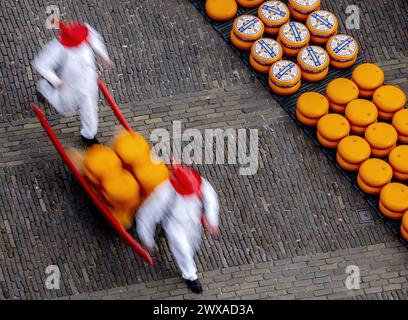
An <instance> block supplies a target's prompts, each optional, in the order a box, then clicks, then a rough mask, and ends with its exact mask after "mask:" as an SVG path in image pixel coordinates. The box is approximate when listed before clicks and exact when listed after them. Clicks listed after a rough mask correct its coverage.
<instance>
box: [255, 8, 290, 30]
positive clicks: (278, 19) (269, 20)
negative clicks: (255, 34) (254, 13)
mask: <svg viewBox="0 0 408 320" xmlns="http://www.w3.org/2000/svg"><path fill="white" fill-rule="evenodd" d="M258 17H259V19H261V20H262V22H263V23H264V25H265V32H266V33H267V34H269V35H272V36H275V35H277V34H278V33H279V29H280V27H281V26H283V25H284V24H285V23H287V22H288V21H289V18H290V12H289V9H288V7H287V6H286V5H285V4H284V3H283V2H281V1H267V2H265V3H263V4H262V5H261V6H259V9H258Z"/></svg>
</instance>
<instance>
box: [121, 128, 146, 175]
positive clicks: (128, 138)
mask: <svg viewBox="0 0 408 320" xmlns="http://www.w3.org/2000/svg"><path fill="white" fill-rule="evenodd" d="M113 148H114V150H115V152H116V153H117V155H118V156H119V158H120V159H121V160H122V161H123V163H124V164H125V166H126V167H127V168H130V167H133V166H134V165H135V164H137V163H138V164H143V163H144V162H147V161H149V158H150V146H149V144H148V142H147V141H146V140H145V138H143V136H141V135H140V134H138V133H136V132H128V131H125V132H123V133H121V134H119V135H117V136H116V137H115V141H114V145H113Z"/></svg>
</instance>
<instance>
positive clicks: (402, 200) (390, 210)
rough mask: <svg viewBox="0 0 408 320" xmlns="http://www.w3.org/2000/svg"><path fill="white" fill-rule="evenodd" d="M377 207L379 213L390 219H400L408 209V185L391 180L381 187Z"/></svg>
mask: <svg viewBox="0 0 408 320" xmlns="http://www.w3.org/2000/svg"><path fill="white" fill-rule="evenodd" d="M379 207H380V211H381V213H382V214H383V215H384V216H386V217H388V218H390V219H402V217H403V215H404V213H405V212H406V211H407V210H408V187H407V186H406V185H405V184H402V183H399V182H392V183H389V184H387V185H386V186H385V187H384V188H382V189H381V193H380V202H379Z"/></svg>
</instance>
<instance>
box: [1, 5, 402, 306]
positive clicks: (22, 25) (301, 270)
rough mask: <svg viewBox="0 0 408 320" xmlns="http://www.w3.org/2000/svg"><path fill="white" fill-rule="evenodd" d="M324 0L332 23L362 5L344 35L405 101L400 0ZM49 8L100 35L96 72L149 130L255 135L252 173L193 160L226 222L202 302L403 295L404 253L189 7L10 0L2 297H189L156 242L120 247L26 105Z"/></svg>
mask: <svg viewBox="0 0 408 320" xmlns="http://www.w3.org/2000/svg"><path fill="white" fill-rule="evenodd" d="M323 3H324V7H326V8H328V9H331V10H333V11H334V12H336V13H341V14H340V16H342V17H343V18H344V17H345V14H344V11H345V8H346V5H348V4H351V3H353V4H356V5H358V6H359V8H360V9H361V18H362V20H361V24H362V25H361V29H360V30H356V31H353V32H352V33H353V34H354V35H355V36H356V37H357V38H358V39H359V40H360V41H361V42H362V52H363V55H364V58H365V59H366V60H368V61H372V62H376V63H378V64H379V65H381V66H382V67H383V68H384V70H385V72H386V80H387V82H388V83H394V84H398V85H400V86H401V87H402V88H403V89H404V90H405V91H406V92H408V80H407V78H408V77H407V76H408V48H407V47H408V41H407V38H408V37H407V34H406V32H407V31H406V30H407V21H408V19H407V18H406V17H407V14H408V8H407V7H408V6H407V4H406V1H403V0H400V1H379V0H376V1H344V0H341V1H336V2H333V1H327V0H326V1H323ZM48 4H57V5H58V4H59V5H60V8H61V11H62V13H63V17H64V18H65V19H72V18H76V19H86V20H87V21H89V22H90V23H91V24H93V25H95V26H96V28H97V29H98V30H101V31H102V32H103V33H104V35H105V38H106V40H107V42H108V44H109V50H110V53H111V55H112V58H113V59H114V61H115V63H116V68H115V73H114V74H108V73H104V74H103V78H104V79H105V80H106V82H107V83H108V85H109V87H110V88H112V90H113V92H114V95H115V97H116V98H117V100H118V101H119V102H120V103H121V107H122V109H123V111H124V114H125V116H126V117H127V118H128V119H129V120H131V124H132V125H133V126H134V127H135V128H137V130H139V131H141V132H142V133H143V134H144V135H145V136H146V137H148V135H149V133H150V132H151V130H152V129H154V128H158V127H167V128H170V127H171V123H172V121H174V120H180V121H182V124H183V127H186V128H187V127H189V128H193V127H194V128H198V129H204V128H228V127H234V128H257V129H259V138H260V141H259V145H260V168H259V171H258V174H257V175H256V176H253V177H243V176H239V175H238V166H223V165H218V166H217V165H214V166H205V167H199V170H200V171H201V172H202V173H203V174H204V175H205V176H206V177H207V178H209V179H210V180H211V181H212V182H213V184H214V186H215V187H216V189H217V191H218V192H219V194H220V198H221V202H222V212H221V226H222V229H223V234H222V236H221V237H220V238H219V239H214V238H211V237H205V239H204V244H203V247H202V249H201V250H200V252H199V254H198V257H197V262H198V267H199V271H200V273H201V274H202V276H203V283H204V284H205V286H206V288H207V289H208V291H206V293H205V295H204V296H199V297H200V298H203V297H204V298H221V297H222V298H241V297H242V298H250V297H253V298H321V299H324V298H347V297H349V298H350V297H351V296H353V297H354V298H365V299H371V298H378V299H381V298H383V299H391V298H394V299H401V298H405V299H406V298H408V296H407V286H406V284H407V270H408V252H407V250H406V249H405V248H403V247H402V246H401V245H400V244H399V243H398V242H396V241H395V237H394V236H393V235H392V234H391V232H390V231H389V230H388V229H387V228H386V227H385V225H384V224H383V223H382V221H380V220H379V219H378V218H377V217H376V216H375V214H374V213H373V212H372V211H371V210H370V208H369V207H368V205H367V204H366V203H365V201H364V200H363V198H362V197H361V196H360V195H359V194H358V193H357V192H356V191H355V190H353V189H351V188H350V185H349V183H348V182H347V181H346V180H345V179H344V178H343V177H342V176H341V174H340V173H339V172H338V171H337V170H336V169H335V168H334V166H333V165H332V164H331V163H329V162H328V160H327V159H326V158H325V157H324V156H323V155H322V153H321V152H320V151H319V150H318V148H316V147H315V146H314V145H313V144H312V142H311V141H310V140H309V139H308V138H307V137H306V136H305V134H304V133H303V132H302V131H301V130H300V129H299V128H298V127H297V126H296V125H295V124H294V123H293V121H292V120H291V119H290V118H289V117H288V116H287V115H286V114H285V113H284V111H283V110H282V109H281V108H280V107H279V106H278V105H277V104H276V102H275V101H273V99H272V98H271V96H270V95H269V93H268V92H267V91H266V90H265V89H263V88H262V87H261V86H260V84H259V83H258V82H257V81H256V80H255V79H254V78H253V77H252V76H251V74H250V72H249V71H248V70H247V69H246V67H245V66H244V65H243V64H242V63H241V62H240V60H239V59H238V58H237V57H236V56H235V55H234V53H233V52H232V50H231V49H230V48H229V47H228V46H227V45H226V44H225V43H224V42H223V41H222V40H221V39H220V38H219V37H218V35H217V34H216V32H215V31H213V30H212V29H211V26H209V25H208V24H207V23H206V22H205V21H204V20H203V18H202V17H201V15H200V14H199V13H198V12H197V11H196V10H195V8H194V7H193V6H192V5H191V4H190V3H189V2H188V1H187V0H171V1H159V0H150V1H147V0H144V1H118V2H115V3H114V2H111V1H108V0H103V1H96V0H88V1H83V0H78V1H64V2H63V1H53V2H48V1H36V2H33V1H29V0H25V1H19V2H15V1H11V0H5V1H3V2H2V7H1V9H0V37H1V41H0V52H1V55H0V64H1V66H2V67H1V68H0V86H1V87H0V91H1V92H2V95H1V96H0V99H1V100H0V105H1V108H0V142H1V144H0V151H1V155H0V186H1V187H0V204H1V206H0V215H1V219H0V299H19V298H20V299H21V298H36V299H38V298H61V297H63V298H69V297H71V298H80V297H82V298H87V297H89V298H93V297H104V298H152V297H155V298H195V297H193V296H191V295H188V294H187V291H186V289H185V288H184V284H182V283H181V281H180V279H179V278H178V277H177V276H178V272H177V269H176V268H175V266H174V262H173V259H172V257H171V255H170V253H169V250H168V248H167V245H166V243H165V241H164V239H162V238H161V237H160V238H159V239H158V242H159V247H160V251H159V252H158V253H157V254H156V255H155V257H154V259H155V262H156V265H155V267H154V268H149V267H147V266H145V265H144V264H143V263H142V262H141V261H140V259H138V258H137V257H135V255H134V254H133V253H132V251H131V250H130V249H129V248H127V247H126V246H125V245H124V244H123V243H122V242H121V241H120V240H119V239H118V238H117V236H116V235H115V234H114V232H113V231H112V230H111V229H110V227H109V226H108V225H107V223H105V221H103V219H102V218H101V217H100V215H99V213H97V212H96V210H95V209H94V208H93V207H92V205H91V204H90V202H89V201H88V199H87V198H86V196H85V195H84V194H83V192H81V189H80V187H79V186H78V185H77V184H76V183H75V181H74V179H73V178H72V177H71V175H70V173H69V172H68V170H67V169H66V168H65V167H64V165H63V164H62V161H61V160H60V159H59V157H58V155H57V154H56V152H55V150H54V149H53V147H52V145H51V144H50V142H49V141H48V138H47V137H46V136H45V134H44V133H43V131H42V129H41V128H40V125H39V124H38V122H37V120H36V119H35V118H34V115H33V113H32V112H31V111H30V109H29V103H30V102H31V101H33V100H34V101H35V97H34V88H35V80H36V79H38V78H37V76H36V75H35V74H34V73H33V71H32V70H31V67H30V61H31V60H32V58H33V57H34V55H35V53H36V52H37V51H38V49H39V44H43V43H45V42H46V41H47V40H48V39H50V37H51V35H52V33H51V32H50V31H48V30H46V29H44V27H43V23H44V20H45V18H46V14H45V7H46V6H47V5H48ZM333 6H335V7H333ZM342 28H344V26H343V25H342ZM47 113H48V116H49V119H50V121H51V123H52V124H53V126H54V128H55V129H56V131H57V133H58V135H59V136H60V137H61V138H62V141H63V142H64V144H65V145H66V146H79V145H80V139H79V133H78V131H79V127H78V126H79V123H78V119H77V118H76V117H73V118H65V119H61V117H59V116H57V115H55V113H53V112H52V111H51V110H49V109H47ZM100 119H101V128H100V134H101V141H103V142H109V141H110V139H111V137H112V135H113V132H114V130H115V128H116V125H117V124H116V122H115V119H114V117H113V115H112V114H111V113H110V112H109V111H108V109H107V107H106V106H104V107H102V110H101V114H100ZM305 150H307V151H306V152H305ZM364 218H367V219H364ZM51 264H55V265H58V266H59V268H60V270H61V275H62V284H61V289H60V290H46V289H45V287H44V282H45V268H46V267H47V266H48V265H51ZM349 264H357V265H358V266H360V269H361V273H362V276H363V277H362V281H363V282H362V284H361V289H360V290H357V291H347V290H346V289H345V287H344V279H345V277H346V274H345V267H346V266H347V265H349Z"/></svg>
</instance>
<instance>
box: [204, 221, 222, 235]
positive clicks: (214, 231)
mask: <svg viewBox="0 0 408 320" xmlns="http://www.w3.org/2000/svg"><path fill="white" fill-rule="evenodd" d="M206 228H207V230H208V232H209V233H210V234H211V235H212V236H215V237H218V236H219V235H220V234H221V231H220V228H218V227H215V226H212V225H210V224H207V226H206Z"/></svg>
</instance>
